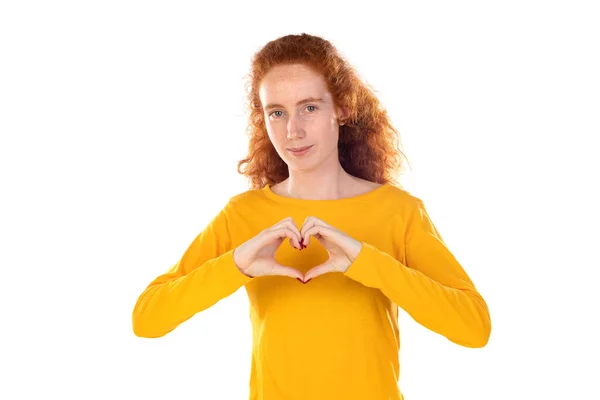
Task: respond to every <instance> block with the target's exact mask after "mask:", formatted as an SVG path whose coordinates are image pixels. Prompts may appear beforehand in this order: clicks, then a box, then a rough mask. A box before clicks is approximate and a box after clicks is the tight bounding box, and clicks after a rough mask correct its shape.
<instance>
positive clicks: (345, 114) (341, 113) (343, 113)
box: [336, 107, 350, 125]
mask: <svg viewBox="0 0 600 400" xmlns="http://www.w3.org/2000/svg"><path fill="white" fill-rule="evenodd" d="M336 111H337V115H338V122H339V124H340V125H344V124H345V123H346V122H347V120H348V118H349V117H350V109H349V108H348V107H336Z"/></svg>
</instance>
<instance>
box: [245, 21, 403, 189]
mask: <svg viewBox="0 0 600 400" xmlns="http://www.w3.org/2000/svg"><path fill="white" fill-rule="evenodd" d="M286 64H303V65H306V66H307V67H309V68H311V69H313V70H314V71H316V72H317V73H319V74H321V75H322V76H323V77H324V78H325V82H326V83H327V88H328V90H329V92H330V93H331V95H332V98H333V101H334V103H335V104H336V105H337V106H339V107H347V109H348V110H349V111H350V115H349V116H348V118H347V119H346V121H345V122H346V123H345V124H344V125H342V126H340V132H339V133H340V134H339V140H338V154H339V161H340V164H341V166H342V168H344V170H345V171H346V172H347V173H349V174H350V175H353V176H356V177H358V178H362V179H366V180H368V181H371V182H376V183H388V182H391V183H394V184H396V185H398V186H401V185H400V184H399V182H398V176H399V173H400V172H401V171H402V170H403V161H402V159H403V158H406V157H405V156H404V153H403V152H402V151H401V149H400V138H399V135H398V131H397V130H396V129H395V128H394V127H393V126H392V124H391V121H390V118H389V117H388V115H387V112H386V110H385V109H384V108H383V107H382V105H381V104H380V102H379V99H378V98H377V97H376V95H375V94H374V91H373V90H372V89H371V87H370V86H369V85H368V84H366V83H364V82H363V81H362V80H361V79H360V77H359V74H358V73H357V72H356V71H355V70H354V68H353V67H352V66H351V65H350V64H349V63H348V62H347V61H346V60H345V59H344V58H343V57H342V55H341V54H340V53H339V52H338V50H337V49H336V48H335V47H334V46H333V45H332V44H331V43H330V42H329V41H327V40H325V39H323V38H321V37H318V36H313V35H309V34H306V33H302V34H299V35H287V36H282V37H280V38H278V39H276V40H273V41H270V42H268V43H267V44H266V45H265V46H264V47H263V48H262V49H260V50H259V51H258V52H256V53H255V54H254V57H253V58H252V64H251V70H250V72H249V73H248V75H247V76H246V79H247V83H246V91H247V99H246V107H247V108H248V109H249V112H250V114H249V118H248V128H247V132H246V133H247V135H248V136H249V144H248V155H247V157H246V158H244V159H242V160H240V161H239V162H238V168H237V171H238V173H240V174H242V175H244V176H246V177H247V178H248V179H249V181H250V186H251V188H252V189H260V188H263V187H264V186H265V185H267V184H275V183H279V182H281V181H283V180H285V179H286V178H287V177H288V176H289V170H288V167H287V164H286V163H285V162H284V161H283V160H282V159H281V157H280V156H279V154H277V151H276V150H275V147H274V146H273V144H272V143H271V140H270V139H269V136H268V134H267V129H266V126H265V121H264V115H263V109H262V105H261V101H260V98H259V86H260V83H261V81H262V79H263V78H264V76H265V75H266V74H267V72H269V70H270V69H271V68H273V67H274V66H277V65H286ZM244 165H245V169H242V167H243V166H244Z"/></svg>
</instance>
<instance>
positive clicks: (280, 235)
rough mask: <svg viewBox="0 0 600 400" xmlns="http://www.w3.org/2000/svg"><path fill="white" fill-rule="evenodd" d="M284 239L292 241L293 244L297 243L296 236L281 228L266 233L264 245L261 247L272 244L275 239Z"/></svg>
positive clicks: (285, 228) (286, 228) (284, 227)
mask: <svg viewBox="0 0 600 400" xmlns="http://www.w3.org/2000/svg"><path fill="white" fill-rule="evenodd" d="M286 237H287V238H289V239H290V241H292V242H294V241H295V242H297V239H296V235H295V234H294V232H292V231H291V230H290V229H289V228H288V227H286V226H281V227H279V228H276V229H270V230H269V231H268V232H267V235H266V238H265V243H262V245H263V246H266V245H267V244H270V243H272V242H273V240H275V239H285V238H286ZM298 246H299V244H298ZM298 248H299V247H298Z"/></svg>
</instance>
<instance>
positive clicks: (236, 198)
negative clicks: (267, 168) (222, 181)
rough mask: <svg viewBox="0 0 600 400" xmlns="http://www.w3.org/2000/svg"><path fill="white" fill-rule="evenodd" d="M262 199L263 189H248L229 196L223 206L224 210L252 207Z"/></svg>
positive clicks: (263, 197)
mask: <svg viewBox="0 0 600 400" xmlns="http://www.w3.org/2000/svg"><path fill="white" fill-rule="evenodd" d="M264 199H265V193H264V189H248V190H245V191H242V192H238V193H235V194H233V195H232V196H230V197H229V200H228V201H227V203H226V205H225V207H224V208H225V210H236V209H240V208H242V209H244V208H247V207H253V206H256V205H257V204H258V202H261V201H264Z"/></svg>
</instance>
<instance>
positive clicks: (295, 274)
mask: <svg viewBox="0 0 600 400" xmlns="http://www.w3.org/2000/svg"><path fill="white" fill-rule="evenodd" d="M270 275H281V276H289V277H290V278H298V279H300V280H302V281H304V274H303V273H302V272H300V271H299V270H297V269H296V268H292V267H286V266H284V265H281V264H275V266H274V267H273V269H272V270H271V273H270Z"/></svg>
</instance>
